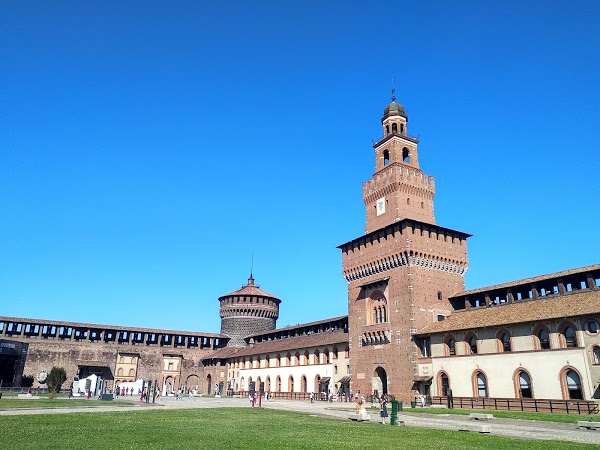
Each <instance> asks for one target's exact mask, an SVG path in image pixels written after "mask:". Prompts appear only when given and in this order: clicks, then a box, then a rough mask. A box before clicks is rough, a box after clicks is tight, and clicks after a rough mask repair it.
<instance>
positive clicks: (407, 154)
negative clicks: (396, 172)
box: [402, 147, 410, 163]
mask: <svg viewBox="0 0 600 450" xmlns="http://www.w3.org/2000/svg"><path fill="white" fill-rule="evenodd" d="M402 161H404V162H405V163H409V162H410V151H409V150H408V149H407V148H406V147H404V148H403V149H402Z"/></svg>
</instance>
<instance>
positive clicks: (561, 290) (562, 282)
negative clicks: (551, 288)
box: [558, 278, 567, 295]
mask: <svg viewBox="0 0 600 450" xmlns="http://www.w3.org/2000/svg"><path fill="white" fill-rule="evenodd" d="M565 292H567V289H566V288H565V280H563V279H562V278H559V279H558V293H559V295H562V294H564V293H565Z"/></svg>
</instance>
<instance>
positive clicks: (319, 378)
mask: <svg viewBox="0 0 600 450" xmlns="http://www.w3.org/2000/svg"><path fill="white" fill-rule="evenodd" d="M319 384H321V375H319V374H317V375H315V385H314V388H313V392H314V393H315V394H316V393H317V392H319Z"/></svg>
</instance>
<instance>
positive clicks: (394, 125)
mask: <svg viewBox="0 0 600 450" xmlns="http://www.w3.org/2000/svg"><path fill="white" fill-rule="evenodd" d="M397 132H398V124H397V123H393V124H392V133H397Z"/></svg>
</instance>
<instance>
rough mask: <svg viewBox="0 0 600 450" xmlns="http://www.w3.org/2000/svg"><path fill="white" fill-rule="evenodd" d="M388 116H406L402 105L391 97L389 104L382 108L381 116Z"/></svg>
mask: <svg viewBox="0 0 600 450" xmlns="http://www.w3.org/2000/svg"><path fill="white" fill-rule="evenodd" d="M389 116H402V117H406V113H405V112H404V106H402V105H401V104H400V103H396V100H395V99H393V100H392V102H391V103H390V104H388V105H387V106H386V107H385V108H384V110H383V118H384V119H385V118H387V117H389Z"/></svg>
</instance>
